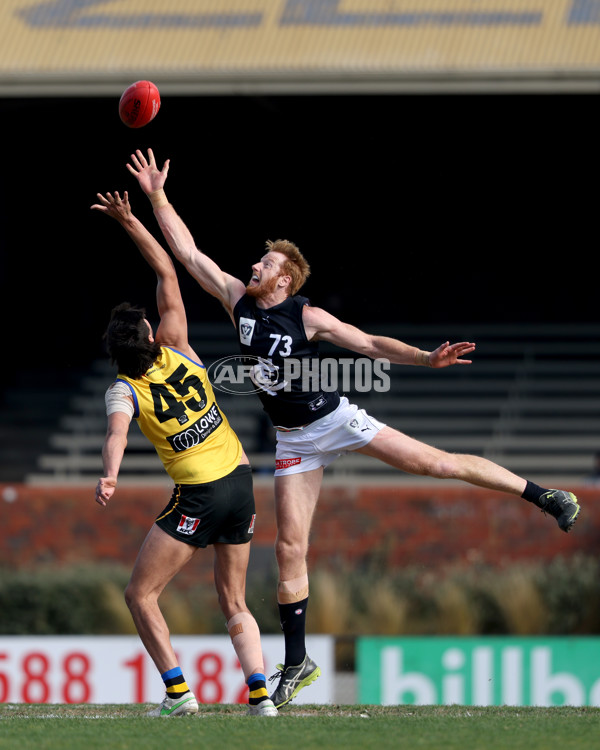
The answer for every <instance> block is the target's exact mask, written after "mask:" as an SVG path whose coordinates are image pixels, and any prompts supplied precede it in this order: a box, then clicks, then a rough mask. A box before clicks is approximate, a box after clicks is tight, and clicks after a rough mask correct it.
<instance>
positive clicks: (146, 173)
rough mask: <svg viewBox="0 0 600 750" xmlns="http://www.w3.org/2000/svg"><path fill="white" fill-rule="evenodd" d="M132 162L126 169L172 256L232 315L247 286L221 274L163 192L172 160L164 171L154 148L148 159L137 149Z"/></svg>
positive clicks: (165, 166) (226, 274)
mask: <svg viewBox="0 0 600 750" xmlns="http://www.w3.org/2000/svg"><path fill="white" fill-rule="evenodd" d="M131 162H132V163H131V164H127V168H128V169H129V171H130V172H131V174H133V175H134V176H135V177H136V179H137V181H138V182H139V184H140V187H141V188H142V190H143V191H144V193H145V194H146V195H147V196H148V198H149V199H150V202H151V203H152V207H153V210H154V215H155V216H156V220H157V221H158V224H159V226H160V228H161V231H162V233H163V235H164V237H165V239H166V240H167V242H168V243H169V247H170V248H171V250H172V251H173V254H174V255H175V257H176V258H177V259H178V260H179V261H180V262H181V263H183V265H184V266H185V267H186V269H187V270H188V271H189V273H190V274H191V275H192V276H193V277H194V278H195V279H196V281H197V282H198V283H199V284H200V286H201V287H202V288H203V289H204V290H205V291H207V292H208V293H209V294H212V295H213V297H216V298H217V299H218V300H220V302H221V303H222V304H223V305H224V307H225V308H226V310H227V311H228V312H229V313H230V315H231V313H232V311H233V308H234V307H235V304H236V302H237V301H238V300H239V299H240V297H242V296H243V295H244V293H245V285H244V283H243V282H242V281H240V280H239V279H236V278H235V277H234V276H231V275H230V274H228V273H225V272H224V271H222V270H221V269H220V268H219V266H218V265H217V264H216V263H215V262H214V261H213V260H212V259H211V258H209V257H208V256H207V255H205V254H204V253H202V252H201V251H200V250H199V249H198V247H197V246H196V243H195V241H194V238H193V237H192V234H191V232H190V230H189V229H188V227H187V226H186V224H185V223H184V222H183V220H182V219H181V217H180V216H179V215H178V214H177V212H176V211H175V209H174V208H173V206H172V205H171V204H170V203H169V201H168V199H167V196H166V193H165V190H164V185H165V181H166V179H167V174H168V172H169V164H170V162H169V160H168V159H167V160H166V161H165V163H164V165H163V168H162V169H161V170H159V169H158V167H157V166H156V160H155V158H154V153H153V152H152V149H148V158H147V159H146V157H145V156H144V154H143V153H142V152H141V151H140V150H139V149H138V150H137V151H136V152H135V154H132V155H131Z"/></svg>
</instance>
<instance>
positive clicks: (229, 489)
mask: <svg viewBox="0 0 600 750" xmlns="http://www.w3.org/2000/svg"><path fill="white" fill-rule="evenodd" d="M255 518H256V509H255V506H254V492H253V487H252V469H251V468H250V466H248V465H247V464H243V465H242V466H238V467H236V468H235V469H234V470H233V471H232V472H231V473H230V474H227V476H225V477H222V478H221V479H217V480H215V481H214V482H205V483H204V484H176V485H175V489H174V490H173V495H172V497H171V500H170V501H169V504H168V505H167V507H166V508H165V509H164V510H163V511H162V513H159V514H158V516H157V518H156V521H155V523H156V525H157V526H159V527H160V528H161V529H162V530H163V531H166V533H167V534H169V535H170V536H172V537H174V538H175V539H178V540H179V541H180V542H185V543H186V544H192V545H193V546H194V547H206V546H207V545H209V544H215V543H221V544H246V543H247V542H249V541H250V540H251V539H252V534H253V533H254V520H255Z"/></svg>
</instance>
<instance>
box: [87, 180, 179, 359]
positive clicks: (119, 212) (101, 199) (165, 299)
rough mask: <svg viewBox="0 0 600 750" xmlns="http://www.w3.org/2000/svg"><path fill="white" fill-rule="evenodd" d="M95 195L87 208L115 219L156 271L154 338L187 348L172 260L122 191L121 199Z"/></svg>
mask: <svg viewBox="0 0 600 750" xmlns="http://www.w3.org/2000/svg"><path fill="white" fill-rule="evenodd" d="M97 197H98V203H95V204H94V205H93V206H92V207H91V208H92V209H94V210H97V211H101V212H102V213H104V214H105V215H106V216H110V217H112V218H113V219H115V220H116V221H118V222H119V224H120V225H121V226H122V227H123V229H125V231H126V232H127V234H128V235H129V236H130V237H131V239H132V240H133V241H134V243H135V245H136V246H137V248H138V250H139V251H140V253H141V254H142V257H143V258H144V260H146V262H147V263H148V265H149V266H150V267H151V268H152V270H153V271H154V272H155V273H156V282H157V283H156V305H157V309H158V314H159V316H160V324H159V326H158V329H157V331H156V340H157V341H158V342H159V343H161V344H166V345H169V346H175V347H177V348H179V349H182V350H187V347H188V338H187V318H186V313H185V307H184V305H183V300H182V298H181V291H180V289H179V280H178V279H177V272H176V271H175V266H174V265H173V261H172V260H171V258H170V257H169V255H168V253H167V252H166V250H165V249H164V248H163V247H162V245H161V244H160V243H159V242H158V241H157V240H156V238H155V237H153V236H152V234H150V232H149V231H148V230H147V229H146V227H145V226H144V225H143V224H142V222H141V221H140V220H139V219H138V218H137V217H136V216H134V214H133V211H132V210H131V205H130V203H129V195H128V193H127V191H126V190H125V191H124V193H123V197H122V198H121V195H120V194H119V192H118V191H115V192H114V193H106V195H103V194H102V193H97Z"/></svg>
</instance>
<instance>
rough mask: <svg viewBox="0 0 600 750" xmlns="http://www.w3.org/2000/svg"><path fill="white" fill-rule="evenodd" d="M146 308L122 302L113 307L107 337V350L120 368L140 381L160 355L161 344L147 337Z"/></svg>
mask: <svg viewBox="0 0 600 750" xmlns="http://www.w3.org/2000/svg"><path fill="white" fill-rule="evenodd" d="M145 318H146V311H145V310H144V308H143V307H133V305H130V304H129V302H122V303H121V304H120V305H117V306H116V307H115V308H113V310H112V312H111V314H110V321H109V323H108V328H107V329H106V332H105V334H104V340H105V342H106V349H107V351H108V353H109V355H110V357H111V359H112V361H113V364H114V363H116V364H117V367H118V368H119V372H120V373H123V375H127V376H128V377H130V378H141V377H142V375H143V374H144V373H145V372H147V371H148V370H149V369H150V368H151V367H152V365H153V364H154V361H155V360H156V359H157V357H158V356H159V354H160V344H157V343H156V342H155V341H150V339H149V338H148V326H147V325H146V322H145Z"/></svg>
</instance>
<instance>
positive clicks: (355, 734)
mask: <svg viewBox="0 0 600 750" xmlns="http://www.w3.org/2000/svg"><path fill="white" fill-rule="evenodd" d="M149 708H150V706H144V705H126V706H122V705H114V706H113V705H104V704H103V705H88V704H86V705H56V704H35V705H32V704H14V703H13V704H3V705H0V748H2V750H4V749H5V748H6V749H7V750H8V749H10V750H29V748H31V749H32V750H33V749H34V748H35V750H95V749H96V748H98V749H100V748H102V749H103V750H106V749H107V748H108V749H110V750H140V748H144V750H170V749H173V750H179V749H180V748H196V749H198V750H200V748H210V750H237V749H238V748H239V749H240V750H242V748H256V750H261V749H262V750H281V749H282V748H286V747H293V748H298V750H328V749H329V748H343V749H344V750H354V749H355V748H356V750H359V748H360V750H363V749H364V748H377V750H387V749H388V748H390V749H391V748H394V750H404V749H405V748H406V749H407V750H408V748H411V749H413V748H418V750H455V749H456V750H459V749H460V750H467V749H468V750H479V749H481V750H500V748H502V749H503V750H504V749H506V750H509V749H510V750H513V749H514V750H520V748H522V749H523V750H553V749H554V748H556V749H557V750H558V749H559V748H560V750H568V749H569V748H577V749H578V750H581V749H583V748H586V749H587V748H590V750H591V749H592V748H594V750H596V749H597V748H598V747H600V709H598V708H586V707H584V708H574V707H573V708H572V707H560V708H512V707H511V708H508V707H501V708H495V707H492V708H473V707H470V706H337V705H336V706H290V707H289V708H287V709H284V710H282V711H281V713H280V715H279V716H278V717H276V718H257V717H253V716H246V715H245V708H244V707H243V706H237V705H236V706H233V705H231V706H223V705H219V706H214V705H211V706H201V710H200V713H198V714H197V715H195V716H185V717H177V718H173V719H161V718H148V717H146V716H144V711H145V710H148V709H149Z"/></svg>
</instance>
